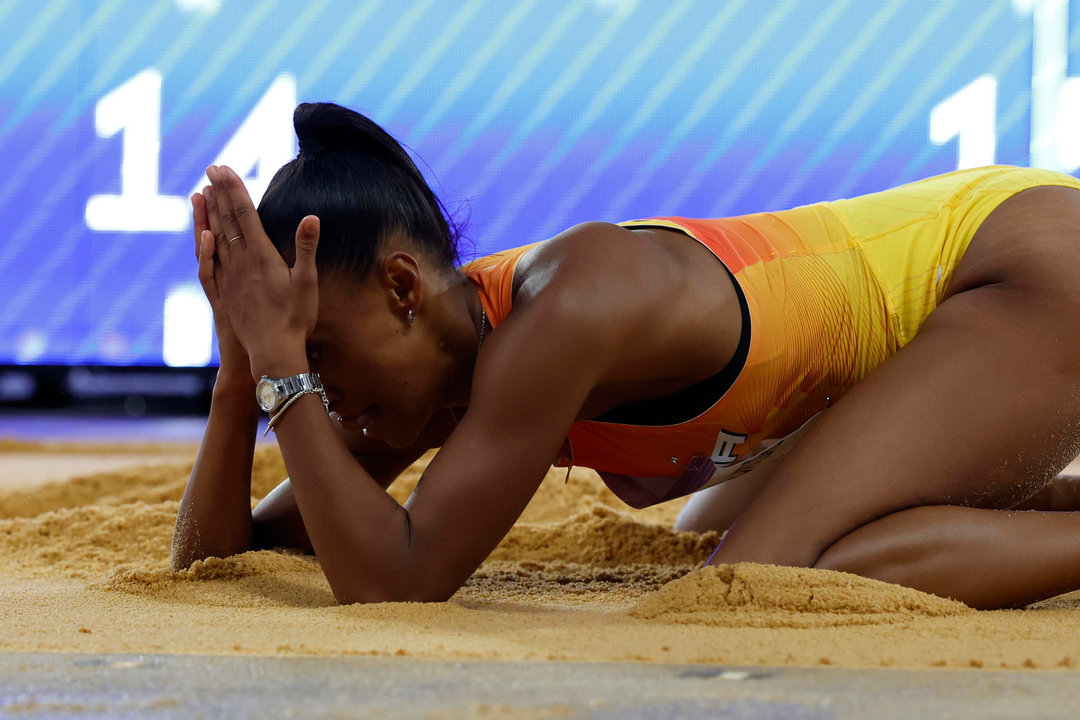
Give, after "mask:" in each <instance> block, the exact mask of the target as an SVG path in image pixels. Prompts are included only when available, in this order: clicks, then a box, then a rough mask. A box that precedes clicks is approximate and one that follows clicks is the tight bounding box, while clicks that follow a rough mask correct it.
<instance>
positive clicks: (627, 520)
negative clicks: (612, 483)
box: [489, 505, 720, 568]
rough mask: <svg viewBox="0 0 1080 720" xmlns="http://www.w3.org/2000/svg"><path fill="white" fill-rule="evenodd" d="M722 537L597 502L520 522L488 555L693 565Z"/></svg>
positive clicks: (593, 563)
mask: <svg viewBox="0 0 1080 720" xmlns="http://www.w3.org/2000/svg"><path fill="white" fill-rule="evenodd" d="M718 542H720V536H719V535H718V534H717V533H705V534H704V535H699V534H698V533H689V532H678V531H676V530H672V529H671V528H670V527H663V526H661V525H649V524H645V523H642V522H640V521H638V520H635V519H634V518H632V517H631V516H629V515H627V514H625V513H620V512H618V511H615V510H612V509H611V508H608V507H606V506H603V505H595V506H593V507H592V508H590V509H589V510H586V511H585V512H580V513H578V514H576V515H572V516H571V517H569V518H566V519H564V520H562V521H560V522H557V523H553V524H549V525H537V524H529V523H525V524H520V523H519V524H518V525H516V526H515V527H514V528H513V529H512V530H511V531H510V533H509V534H508V535H507V536H506V537H505V538H504V539H503V541H502V543H501V544H500V545H499V547H498V548H496V550H495V552H493V553H492V554H491V555H490V556H489V559H490V560H511V561H545V560H561V561H563V562H568V563H579V564H582V565H590V566H592V567H598V568H609V567H614V566H624V565H628V564H629V565H632V564H651V565H678V566H683V565H695V564H697V563H701V562H704V561H705V560H706V559H708V557H709V553H711V552H712V551H713V549H714V548H715V547H716V544H717V543H718Z"/></svg>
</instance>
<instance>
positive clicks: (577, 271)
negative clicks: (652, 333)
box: [514, 222, 677, 317]
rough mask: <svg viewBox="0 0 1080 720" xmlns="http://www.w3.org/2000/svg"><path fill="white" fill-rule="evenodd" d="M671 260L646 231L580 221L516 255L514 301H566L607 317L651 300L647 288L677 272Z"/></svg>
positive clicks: (517, 304) (519, 304)
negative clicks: (590, 308)
mask: <svg viewBox="0 0 1080 720" xmlns="http://www.w3.org/2000/svg"><path fill="white" fill-rule="evenodd" d="M675 264H676V263H675V262H674V259H673V258H672V257H671V256H670V253H668V252H667V251H666V249H665V247H664V246H662V245H660V244H658V243H657V242H656V241H655V239H653V238H652V237H650V236H649V235H648V234H647V233H642V232H639V231H634V230H629V229H627V228H624V227H621V226H619V225H614V224H612V223H606V222H585V223H580V224H578V225H575V226H573V227H571V228H569V229H567V230H565V231H563V232H561V233H559V234H558V235H556V236H555V237H553V238H551V239H550V240H548V241H547V242H545V243H543V244H541V245H538V246H537V247H536V248H535V249H533V250H532V251H530V252H529V253H528V254H527V255H526V256H525V257H524V258H522V260H521V263H520V264H519V266H518V272H517V273H516V274H515V279H514V293H515V294H514V306H515V308H516V307H524V306H526V305H529V304H532V303H536V302H541V303H543V304H544V305H549V304H553V305H554V304H560V305H561V304H565V303H569V308H570V309H571V310H573V311H575V312H578V313H580V312H581V311H582V310H583V309H585V308H586V305H588V306H590V307H597V308H602V309H604V310H605V311H606V312H608V313H609V317H610V312H611V311H612V310H613V308H618V309H619V310H620V312H624V311H625V310H628V309H631V308H632V307H633V306H635V305H637V304H639V303H640V304H642V305H646V304H648V303H650V302H652V301H653V300H654V299H655V298H651V297H650V296H649V295H650V291H654V292H662V291H663V290H664V289H665V288H664V283H663V282H662V279H663V277H664V276H665V275H668V274H670V275H671V276H672V277H674V276H675V275H677V271H676V269H675V267H674V265H675ZM665 271H669V272H665ZM549 309H554V308H553V307H550V308H549Z"/></svg>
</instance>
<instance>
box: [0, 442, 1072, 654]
mask: <svg viewBox="0 0 1080 720" xmlns="http://www.w3.org/2000/svg"><path fill="white" fill-rule="evenodd" d="M28 451H31V450H29V449H28V448H27V447H22V446H18V447H9V448H5V447H4V446H3V445H2V444H0V462H2V461H3V458H4V453H5V452H6V453H14V452H19V453H25V452H28ZM174 451H175V448H173V449H170V452H174ZM51 452H53V453H54V454H62V453H63V452H64V450H63V448H52V449H51ZM73 456H74V453H73ZM424 463H425V461H424V460H422V461H421V462H420V463H418V464H417V465H416V466H414V468H412V469H411V470H410V471H408V472H407V473H406V475H405V476H403V477H402V478H401V479H400V480H399V481H398V482H397V483H396V484H395V486H394V487H393V488H392V492H393V494H394V495H395V497H397V498H398V499H399V500H401V499H404V497H406V496H407V495H408V492H409V491H410V490H411V488H412V487H413V486H414V485H415V482H416V480H417V478H418V477H419V475H420V473H421V472H422V468H423V466H424ZM0 467H4V466H0ZM189 470H190V462H186V463H175V462H173V463H161V464H156V465H148V466H144V467H141V468H130V467H125V468H120V469H116V470H112V471H109V472H104V473H95V474H90V475H84V474H80V473H79V472H78V470H77V468H73V471H72V473H71V474H72V477H71V479H69V480H66V481H64V482H55V483H47V484H44V485H42V486H40V487H31V488H27V487H17V488H14V489H9V490H6V491H0V518H3V519H0V578H2V580H3V582H2V583H0V638H2V639H0V649H3V650H7V651H73V652H172V653H178V652H179V653H225V654H229V653H244V654H271V655H272V654H312V655H347V654H373V655H413V656H420V657H432V658H444V659H463V658H478V659H499V660H520V659H533V660H536V659H548V660H586V661H645V662H710V663H724V664H736V665H740V664H770V665H821V664H826V665H837V666H845V667H876V666H892V667H911V668H925V667H952V668H971V667H982V668H1038V669H1062V668H1072V667H1076V666H1077V665H1080V640H1078V639H1077V638H1080V594H1074V595H1067V596H1062V597H1060V598H1056V599H1054V600H1053V601H1049V602H1046V603H1042V604H1040V605H1039V606H1036V607H1033V608H1029V609H1027V610H1022V611H997V612H975V611H973V610H971V609H969V608H967V607H966V606H964V605H962V604H960V603H956V602H953V601H950V600H945V599H943V598H937V597H934V596H931V595H926V594H924V593H919V592H916V591H913V590H910V589H907V588H901V587H899V586H895V585H888V584H885V583H880V582H876V581H872V580H867V579H865V578H859V577H856V576H853V575H848V574H844V573H834V572H829V571H823V570H806V569H796V568H778V567H770V566H761V565H752V564H740V565H736V566H728V567H722V568H717V569H713V568H701V565H702V563H703V561H704V560H705V559H706V558H707V557H708V554H709V553H710V552H711V551H712V548H713V547H714V546H715V544H716V542H717V540H718V537H717V536H716V535H715V534H711V533H710V534H705V535H697V534H693V533H679V532H675V531H673V530H671V529H670V528H671V522H672V520H673V519H674V517H675V515H676V514H677V512H678V509H679V505H680V503H678V502H676V503H669V504H667V505H664V506H659V507H656V508H651V509H649V510H646V511H630V510H627V509H625V508H622V507H621V506H620V503H619V501H618V500H617V499H615V498H614V497H613V496H612V495H611V494H610V493H609V492H608V491H607V490H606V489H605V488H604V487H603V484H602V483H601V482H600V481H599V479H598V478H597V477H596V475H595V474H594V473H591V472H589V471H586V470H583V469H575V470H574V471H573V472H572V473H571V474H570V476H569V479H567V474H566V471H564V470H562V471H554V470H553V471H552V472H551V473H549V475H548V477H547V478H546V479H545V480H544V483H543V484H542V486H541V489H540V491H539V493H538V494H537V496H536V498H535V499H534V500H533V502H532V503H531V504H530V505H529V507H528V509H527V510H526V512H525V514H524V515H523V516H522V518H521V520H520V521H519V522H518V524H517V525H516V526H515V527H514V529H513V530H512V531H511V532H510V534H509V535H508V536H507V537H506V538H505V539H504V541H503V542H502V543H501V544H500V545H499V547H498V548H497V549H496V550H495V551H494V552H493V553H492V555H491V557H490V558H489V559H488V560H487V561H486V562H485V563H484V564H483V565H482V566H481V567H480V569H479V570H478V571H477V572H476V573H475V575H474V576H473V577H472V578H471V579H470V580H469V581H468V583H466V585H465V586H464V587H463V588H462V589H461V590H460V591H459V592H458V593H457V594H456V595H455V596H454V597H453V598H451V599H450V601H449V602H445V603H383V604H375V605H352V606H340V605H338V604H337V603H336V602H335V601H334V597H333V594H332V593H331V592H330V588H329V585H328V584H327V582H326V579H325V577H324V576H323V574H322V572H321V570H320V568H319V565H318V561H317V560H315V559H314V558H311V557H307V556H303V555H299V554H295V553H289V552H269V551H262V552H250V553H244V554H242V555H239V556H236V557H233V558H225V559H217V558H211V559H208V560H206V561H203V562H199V563H195V564H194V565H193V566H192V567H191V568H189V569H187V570H185V571H182V572H179V573H174V572H171V571H170V570H169V569H168V555H169V544H170V541H171V536H172V526H173V523H174V521H175V517H176V510H177V506H178V499H179V497H180V494H181V493H182V492H183V487H184V483H185V481H186V478H187V474H188V472H189ZM284 475H285V470H284V466H283V464H282V463H281V458H280V455H279V454H278V452H277V450H276V448H273V447H266V448H262V449H260V450H259V451H258V453H257V455H256V463H255V469H254V472H253V481H252V496H253V501H254V500H255V498H258V497H261V496H262V495H263V494H265V493H266V492H267V491H269V489H270V488H271V487H273V486H274V485H275V484H277V483H278V482H279V481H280V480H281V479H282V478H283V477H284ZM0 487H5V484H4V483H3V478H2V472H0ZM6 487H10V485H7V486H6ZM463 522H467V518H466V519H463Z"/></svg>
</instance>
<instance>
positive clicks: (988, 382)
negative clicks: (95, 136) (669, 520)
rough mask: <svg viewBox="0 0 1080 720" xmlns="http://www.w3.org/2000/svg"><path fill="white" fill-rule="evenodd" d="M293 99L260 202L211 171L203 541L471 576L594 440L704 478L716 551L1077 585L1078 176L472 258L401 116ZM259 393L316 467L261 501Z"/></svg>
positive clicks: (426, 577)
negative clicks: (384, 123)
mask: <svg viewBox="0 0 1080 720" xmlns="http://www.w3.org/2000/svg"><path fill="white" fill-rule="evenodd" d="M295 125H296V130H297V135H298V137H299V140H300V148H301V150H300V154H299V156H298V157H297V158H296V159H295V160H293V161H292V162H290V163H288V164H287V165H285V166H284V167H283V168H281V170H279V171H278V173H277V175H276V176H275V178H274V180H273V182H272V183H271V185H270V188H269V189H268V190H267V192H266V195H265V197H264V198H263V200H262V203H261V204H260V206H259V208H258V212H257V213H256V209H255V208H254V207H253V205H252V203H251V200H250V198H249V196H248V194H247V192H246V190H245V189H244V187H243V184H242V182H241V181H240V178H239V177H238V176H237V175H236V174H235V173H234V172H233V171H231V170H229V169H228V168H224V167H211V168H209V169H208V171H207V174H208V177H209V179H210V181H211V185H210V186H208V187H207V188H206V189H204V190H203V192H202V193H199V194H196V195H195V196H194V198H193V206H194V218H195V231H196V240H197V254H198V258H199V277H200V279H201V281H202V284H203V287H204V289H205V290H206V293H207V295H208V297H209V299H210V302H211V304H212V306H213V308H214V312H215V322H216V328H217V332H218V338H219V344H220V349H221V369H220V372H219V375H218V382H217V385H216V386H215V389H214V398H213V406H212V409H211V412H210V418H209V422H208V425H207V429H206V436H205V438H204V441H203V445H202V449H201V451H200V454H199V458H198V461H197V462H196V465H195V468H194V470H193V472H192V476H191V480H190V482H189V484H188V488H187V491H186V493H185V495H184V499H183V503H182V505H181V510H180V515H179V518H178V521H177V532H176V536H175V540H174V554H173V565H174V567H177V568H180V567H185V566H187V565H188V564H189V563H190V562H192V561H193V560H196V559H199V558H202V557H207V556H211V555H214V556H226V555H229V554H233V553H237V552H242V551H245V550H248V549H251V548H258V547H274V546H294V547H301V548H305V549H309V550H313V551H314V552H315V553H316V554H317V555H318V558H319V560H320V562H321V564H322V567H323V569H324V571H325V573H326V576H327V578H328V580H329V582H330V585H331V587H332V588H333V591H334V593H335V595H336V596H337V598H338V600H339V601H341V602H358V601H360V602H363V601H384V600H440V599H445V598H447V597H449V596H450V595H451V594H453V593H454V591H455V590H456V589H457V588H458V587H460V586H461V584H462V583H463V582H464V581H465V580H466V579H467V578H468V577H469V575H470V574H471V573H472V572H473V571H474V570H475V569H476V567H477V566H478V565H479V564H480V563H481V562H482V561H483V560H484V558H485V557H486V556H487V554H488V553H489V552H490V551H491V550H492V548H494V547H495V545H496V544H497V543H498V542H499V540H500V539H501V538H502V537H503V535H504V534H505V533H506V532H507V531H508V530H509V529H510V527H511V526H512V525H513V523H514V521H515V520H516V519H517V517H518V516H519V514H520V513H521V512H522V510H523V509H524V507H525V505H526V504H527V503H528V502H529V499H530V498H531V497H532V495H533V493H534V492H535V491H536V489H537V487H538V485H539V483H540V481H541V479H542V478H543V477H544V475H545V473H546V472H547V470H548V468H549V467H550V466H551V464H552V463H560V464H569V463H573V464H577V465H582V466H587V467H591V468H594V469H596V470H597V471H599V472H600V473H601V476H602V477H603V478H604V480H605V482H607V484H608V485H609V487H610V488H611V489H612V490H613V491H614V492H615V493H616V494H617V495H618V496H620V497H621V498H622V499H624V500H625V501H626V502H627V503H629V504H630V505H633V506H644V505H649V504H653V503H657V502H662V501H665V500H669V499H672V498H676V497H679V496H682V495H686V494H688V493H693V492H696V491H703V492H701V493H699V494H698V495H695V496H694V497H693V498H691V500H690V502H689V503H688V504H687V506H686V508H685V509H684V511H683V513H682V515H681V516H680V519H679V524H680V526H681V527H683V528H688V529H697V530H704V529H716V530H725V529H726V530H727V534H726V536H725V537H724V541H723V543H722V544H721V545H720V546H719V547H718V548H717V550H716V552H715V553H714V554H713V557H712V558H711V560H710V562H712V563H729V562H738V561H754V562H762V563H774V564H780V565H797V566H809V567H821V568H833V569H840V570H847V571H851V572H856V573H859V574H863V575H867V576H871V577H876V578H880V579H883V580H888V581H892V582H898V583H902V584H905V585H909V586H912V587H915V588H919V589H921V590H926V591H929V592H933V593H937V594H939V595H944V596H951V597H954V598H957V599H959V600H962V601H964V602H967V603H969V604H971V605H973V606H975V607H1005V606H1018V605H1023V604H1025V603H1028V602H1031V601H1034V600H1037V599H1040V598H1044V597H1048V596H1051V595H1054V594H1057V593H1060V592H1063V591H1066V590H1070V589H1074V588H1077V587H1080V562H1077V561H1078V559H1080V514H1074V513H1070V512H1062V513H1055V512H1038V511H1033V512H1019V511H1016V510H1012V508H1016V507H1017V506H1018V505H1019V504H1020V503H1022V502H1023V501H1025V499H1027V498H1029V497H1030V496H1032V495H1034V494H1035V493H1037V492H1039V491H1040V490H1041V489H1042V488H1043V487H1044V486H1046V484H1047V483H1048V482H1050V481H1051V480H1052V479H1053V478H1054V476H1055V475H1056V473H1057V472H1058V471H1059V470H1061V468H1063V467H1064V466H1065V465H1066V464H1067V463H1068V461H1069V460H1071V459H1072V458H1073V457H1074V456H1075V455H1076V454H1077V453H1078V452H1080V332H1078V331H1077V318H1078V317H1080V283H1078V282H1077V278H1078V277H1080V192H1078V188H1080V182H1078V181H1076V180H1075V179H1074V178H1072V177H1069V176H1067V175H1061V174H1057V173H1052V172H1047V171H1038V170H1025V169H1018V168H1003V167H998V168H985V169H979V170H968V171H961V172H956V173H951V174H949V175H945V176H941V177H937V178H932V179H929V180H925V181H922V182H918V183H914V184H911V185H906V186H904V187H901V188H897V189H895V190H889V191H886V192H882V193H877V194H874V195H868V196H864V197H859V198H855V199H852V200H841V201H837V202H832V203H821V204H817V205H811V206H807V207H802V208H797V209H794V210H787V211H782V212H776V213H763V214H757V215H748V216H742V217H736V218H730V219H718V220H689V219H683V218H655V219H651V220H640V221H634V222H628V223H623V224H621V225H610V224H606V223H598V222H595V223H584V224H582V225H578V226H575V227H573V228H571V229H569V230H567V231H566V232H563V233H561V234H560V235H558V236H556V237H554V238H551V239H550V240H547V241H545V242H542V243H537V244H535V245H530V246H526V247H522V248H518V249H516V250H509V251H506V252H502V253H499V254H497V255H494V256H491V257H488V258H484V259H482V260H479V261H476V262H474V263H472V264H470V265H467V266H465V267H464V268H461V269H458V268H456V266H455V259H456V255H455V239H456V236H455V233H454V231H453V228H452V226H451V224H449V223H448V221H447V219H446V214H445V212H444V210H443V207H442V205H441V204H440V203H439V201H438V200H437V199H436V197H435V196H434V195H433V193H432V192H431V190H430V189H429V188H428V186H427V185H426V184H425V181H424V179H423V177H422V175H421V173H420V172H419V171H418V170H417V168H416V166H415V165H414V164H413V162H412V161H411V160H410V159H409V158H408V156H407V155H406V153H405V152H404V151H403V150H402V148H401V147H400V145H398V143H397V142H396V141H395V140H393V139H392V138H391V137H390V136H389V135H388V134H386V133H385V132H384V131H383V130H382V129H381V128H379V127H378V126H377V125H375V124H374V123H372V122H371V121H370V120H368V119H367V118H365V117H363V116H361V115H358V114H356V113H354V112H352V111H349V110H346V109H344V108H341V107H338V106H335V105H324V104H320V105H302V106H300V107H299V108H298V109H297V111H296V116H295ZM260 379H261V382H259V383H258V385H256V381H257V380H260ZM320 379H321V384H320ZM323 388H325V394H324V393H323ZM256 395H258V402H259V403H261V404H262V405H263V408H264V409H265V410H267V411H269V412H270V414H271V424H272V426H273V429H274V431H275V432H276V433H277V439H278V443H279V445H280V447H281V451H282V454H283V456H284V459H285V464H286V466H287V468H288V471H289V475H290V479H289V480H287V481H286V482H285V483H284V484H282V485H281V486H280V487H278V488H277V489H276V490H275V491H274V492H272V493H271V494H270V495H269V496H267V498H266V499H265V500H264V501H263V502H262V503H260V504H259V506H258V507H257V508H256V509H255V510H254V511H251V510H250V506H249V494H250V472H251V456H252V448H253V445H254V434H255V428H256V424H257V420H258V413H259V405H258V404H257V403H256ZM324 402H327V403H328V407H329V410H331V411H332V412H331V413H330V414H329V415H328V414H327V411H326V410H327V408H326V407H324ZM433 447H441V448H442V449H441V451H440V452H439V453H438V455H437V456H436V457H435V459H434V460H433V461H432V462H431V463H430V465H429V466H428V468H427V469H426V471H425V472H424V475H423V478H422V480H421V482H420V484H419V486H418V487H417V488H416V490H415V492H414V493H413V494H412V497H411V498H410V499H409V502H408V503H407V504H406V505H405V506H404V507H402V506H400V505H398V503H396V502H395V501H394V500H393V499H392V498H391V497H390V496H389V495H388V494H387V493H386V492H385V491H384V489H385V488H386V487H387V486H388V485H389V484H390V483H391V482H392V481H393V480H394V478H395V477H396V476H397V474H398V473H399V472H400V471H401V470H402V469H404V468H405V467H407V466H408V465H409V464H410V463H412V462H413V461H414V460H415V459H416V458H417V457H419V456H420V454H422V453H423V452H424V451H426V450H428V449H429V448H433ZM706 488H707V489H706Z"/></svg>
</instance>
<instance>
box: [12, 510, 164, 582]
mask: <svg viewBox="0 0 1080 720" xmlns="http://www.w3.org/2000/svg"><path fill="white" fill-rule="evenodd" d="M178 507H179V503H177V502H172V501H170V502H162V503H153V504H147V503H144V502H134V503H127V504H124V505H116V506H112V505H86V506H84V507H75V508H66V509H63V510H56V511H53V512H47V513H43V514H41V515H38V516H37V517H33V518H14V519H10V520H0V567H2V568H4V571H5V572H7V573H12V574H15V575H19V576H21V577H27V576H29V577H35V576H36V577H41V576H48V575H56V574H59V575H62V576H64V577H68V578H87V577H92V576H94V575H96V574H99V573H102V572H108V571H109V570H111V569H112V568H114V567H115V566H116V565H118V564H120V563H139V564H141V565H146V564H159V563H161V562H163V561H165V562H167V561H168V558H169V548H170V546H171V544H172V528H173V524H174V523H175V522H176V511H177V508H178Z"/></svg>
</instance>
